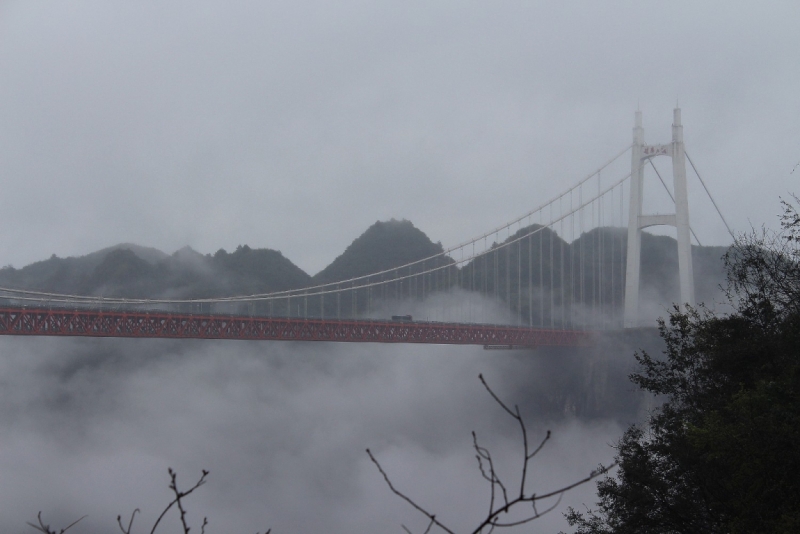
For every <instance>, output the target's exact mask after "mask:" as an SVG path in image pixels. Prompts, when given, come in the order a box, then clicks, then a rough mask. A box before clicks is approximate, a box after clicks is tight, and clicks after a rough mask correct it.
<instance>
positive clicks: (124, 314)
mask: <svg viewBox="0 0 800 534" xmlns="http://www.w3.org/2000/svg"><path fill="white" fill-rule="evenodd" d="M628 153H629V154H630V162H631V164H630V169H629V170H628V169H627V167H623V170H622V171H619V170H618V168H619V166H620V164H619V162H620V161H622V158H623V156H624V155H625V154H628ZM662 156H663V157H666V158H669V159H671V160H672V171H673V172H672V174H673V183H672V189H671V190H670V188H669V187H668V186H667V183H666V181H665V180H664V179H663V177H662V175H661V173H660V172H659V170H658V168H657V167H656V165H655V164H654V162H653V160H654V159H656V158H659V157H662ZM686 161H688V162H689V163H690V165H691V167H692V168H693V170H694V174H695V175H696V176H697V178H698V179H699V180H700V181H701V183H702V184H703V187H704V189H705V191H706V192H707V193H708V194H709V198H711V195H710V193H709V192H708V188H706V187H705V183H704V182H703V181H702V178H701V177H700V175H699V173H697V169H696V168H695V167H694V164H693V163H692V161H691V159H689V156H688V154H687V153H686V150H685V147H684V143H683V126H682V124H681V114H680V109H675V111H674V115H673V125H672V141H671V142H670V143H666V144H656V145H648V144H645V142H644V130H643V128H642V118H641V112H639V111H637V112H636V115H635V126H634V129H633V142H632V144H630V145H629V146H627V147H625V148H624V149H623V150H621V151H620V152H619V153H617V154H616V155H615V156H614V157H613V158H611V159H610V160H609V161H607V162H606V163H605V164H603V165H602V166H600V167H599V168H598V169H597V170H595V171H593V172H592V173H590V174H588V175H586V176H585V177H583V178H582V179H580V180H577V181H575V182H574V183H573V185H572V186H571V187H570V188H569V189H567V190H566V191H563V192H562V193H560V194H558V195H557V196H555V197H553V198H551V199H550V200H548V201H546V202H544V203H541V204H540V205H538V206H537V207H535V208H534V209H532V210H531V211H529V212H528V213H525V214H523V215H521V216H519V217H516V218H514V219H513V220H511V221H509V222H507V223H506V224H503V225H501V226H499V227H497V228H494V229H492V230H490V231H488V232H486V233H484V234H482V235H479V236H477V237H474V238H472V239H469V240H467V241H465V242H463V243H461V244H458V245H456V246H453V247H450V248H448V249H445V250H443V251H442V252H441V253H439V254H436V255H433V256H430V257H427V258H423V259H419V260H417V261H413V262H410V263H407V264H405V265H399V266H396V267H392V268H390V269H385V270H382V271H379V272H374V273H370V274H367V275H363V276H357V277H353V278H350V279H347V280H339V281H336V282H331V283H325V284H319V285H315V286H311V287H304V288H298V289H290V290H285V291H277V292H271V293H261V294H252V295H238V296H228V297H221V298H207V299H135V298H115V297H100V296H90V295H68V294H60V293H52V292H44V291H35V290H30V289H18V288H0V335H16V336H88V337H139V338H177V339H187V338H199V339H247V340H292V341H338V342H373V343H375V342H378V343H432V344H454V345H482V346H484V347H485V348H517V347H536V346H580V345H589V344H591V343H592V342H593V339H594V336H595V334H596V332H598V331H602V330H610V329H620V328H630V327H635V326H637V325H638V322H637V321H638V315H639V313H638V306H639V285H640V266H641V239H642V238H641V233H642V229H643V228H646V227H649V226H655V225H668V226H673V227H675V228H676V231H677V243H678V247H677V249H678V250H677V256H678V267H679V281H680V304H681V305H687V304H688V305H693V304H694V281H693V273H692V257H691V254H692V249H691V241H690V240H691V237H692V236H694V232H693V231H692V229H691V226H690V224H689V203H688V193H687V180H686ZM645 169H652V171H655V174H656V176H657V177H658V179H659V180H660V181H661V183H662V184H663V186H664V189H665V190H666V192H667V194H668V195H669V197H670V199H671V201H672V205H673V206H674V212H671V213H667V214H645V213H643V194H644V176H645V174H644V173H645ZM711 200H712V203H714V207H715V208H716V207H717V206H716V203H715V202H713V198H711ZM717 212H718V213H719V209H718V208H717ZM720 217H722V214H721V213H720ZM722 220H723V222H724V218H722ZM725 224H726V227H727V223H725ZM728 231H729V232H730V228H728ZM731 235H732V234H731ZM694 239H695V241H696V242H697V243H698V244H699V241H697V237H696V236H694ZM410 310H413V312H414V313H413V315H412V314H411V313H409V311H410Z"/></svg>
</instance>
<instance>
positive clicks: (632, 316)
mask: <svg viewBox="0 0 800 534" xmlns="http://www.w3.org/2000/svg"><path fill="white" fill-rule="evenodd" d="M685 154H686V153H685V149H684V144H683V125H682V124H681V110H680V108H675V110H674V112H673V121H672V142H671V143H670V144H668V145H645V144H644V129H643V128H642V112H641V111H636V119H635V124H634V128H633V146H632V148H631V188H630V208H629V212H628V257H627V265H626V271H625V311H624V316H623V327H625V328H635V327H637V326H639V284H640V281H641V280H640V278H641V277H640V271H641V253H642V229H643V228H647V227H648V226H656V225H668V226H674V227H676V229H677V242H678V276H679V280H680V303H679V304H680V308H681V310H683V309H685V306H686V305H687V304H688V305H689V306H694V273H693V269H692V244H691V241H690V233H691V229H690V227H689V196H688V191H687V187H686V155H685ZM656 156H669V157H671V158H672V180H673V190H674V191H675V213H674V214H667V215H643V214H642V199H643V191H644V166H645V165H646V164H647V163H648V160H649V159H650V158H653V157H656Z"/></svg>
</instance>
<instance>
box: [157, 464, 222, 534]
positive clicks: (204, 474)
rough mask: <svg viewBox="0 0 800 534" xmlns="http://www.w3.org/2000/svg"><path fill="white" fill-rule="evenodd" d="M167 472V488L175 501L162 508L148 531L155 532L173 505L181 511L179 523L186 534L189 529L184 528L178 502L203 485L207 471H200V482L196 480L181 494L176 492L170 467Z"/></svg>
mask: <svg viewBox="0 0 800 534" xmlns="http://www.w3.org/2000/svg"><path fill="white" fill-rule="evenodd" d="M167 471H168V472H169V476H170V485H169V488H170V489H171V490H172V491H173V492H174V493H175V499H173V500H172V502H171V503H169V504H168V505H167V507H166V508H164V511H163V512H161V515H160V516H158V519H156V522H155V524H154V525H153V529H152V530H151V531H150V534H153V533H154V532H155V531H156V528H158V524H159V523H160V522H161V520H162V519H163V518H164V516H165V515H166V514H167V512H168V511H169V509H170V508H172V506H173V505H175V504H177V505H178V507H179V508H180V509H181V522H182V523H183V528H184V534H188V532H189V527H188V526H186V522H185V520H184V514H185V512H184V511H183V508H182V505H181V503H180V500H181V499H183V498H184V497H186V496H187V495H189V494H190V493H192V492H193V491H194V490H196V489H197V488H199V487H200V486H202V485H203V484H205V483H206V476H208V471H206V470H205V469H203V471H202V473H203V474H202V476H201V477H200V480H198V481H197V483H196V484H195V485H194V486H192V487H191V488H189V490H187V491H183V492H181V491H178V486H177V482H176V475H175V472H174V471H173V470H172V468H171V467H170V468H168V469H167Z"/></svg>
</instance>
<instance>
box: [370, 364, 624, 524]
mask: <svg viewBox="0 0 800 534" xmlns="http://www.w3.org/2000/svg"><path fill="white" fill-rule="evenodd" d="M479 378H480V381H481V384H483V387H484V388H486V391H488V392H489V395H491V397H492V398H493V399H494V400H495V402H497V404H499V405H500V407H501V408H503V410H505V411H506V413H508V414H509V415H510V416H511V417H513V418H514V419H515V420H516V421H517V423H518V424H519V427H520V431H521V432H522V445H523V456H522V470H521V475H520V491H519V495H518V496H517V497H516V498H514V499H512V500H509V498H508V492H507V491H506V487H505V485H504V484H503V482H502V481H501V480H500V477H499V476H498V474H497V472H496V471H495V466H494V461H493V459H492V454H491V452H490V451H489V449H487V448H486V447H482V446H480V445H479V444H478V437H477V434H476V433H475V432H472V446H473V448H474V449H475V458H476V459H477V460H478V469H479V471H480V473H481V476H482V477H483V478H484V479H485V480H486V481H488V482H489V484H490V490H491V492H490V499H489V513H488V514H487V515H486V517H485V518H484V519H483V521H481V522H480V524H479V525H478V526H477V528H476V529H475V530H474V531H472V534H480V533H482V532H484V531H485V529H488V532H489V534H491V533H492V532H494V530H495V529H496V528H506V527H514V526H519V525H524V524H526V523H529V522H531V521H533V520H535V519H538V518H540V517H542V516H543V515H545V514H547V513H549V512H551V511H553V510H555V509H556V508H557V507H558V505H559V504H560V503H561V500H562V498H563V496H564V493H566V492H567V491H569V490H571V489H573V488H576V487H577V486H580V485H581V484H585V483H587V482H589V481H591V480H593V479H595V478H597V477H599V476H600V475H602V474H605V473H607V472H608V471H609V470H611V469H613V468H614V467H616V465H617V462H614V463H613V464H610V465H608V466H603V465H601V466H600V467H599V468H598V469H596V470H594V471H592V472H591V473H589V475H588V476H587V477H585V478H583V479H581V480H578V481H576V482H573V483H571V484H568V485H566V486H563V487H561V488H559V489H557V490H555V491H550V492H548V493H544V494H540V495H537V494H536V493H533V494H530V495H527V496H526V494H525V483H526V481H527V474H528V462H530V461H531V459H533V457H534V456H536V455H537V454H538V453H539V452H540V451H541V450H542V448H543V447H544V446H545V444H546V443H547V442H548V441H549V440H550V437H551V435H552V434H551V432H550V431H549V430H548V431H547V434H546V435H545V437H544V439H542V441H541V442H540V443H539V445H538V446H537V447H536V449H535V450H533V451H532V452H530V451H529V446H528V430H527V427H526V426H525V421H524V419H523V418H522V414H521V413H520V409H519V406H518V405H516V404H515V405H514V409H513V410H512V409H511V408H509V406H508V405H507V404H506V403H504V402H503V401H502V400H501V399H500V397H498V396H497V395H496V394H495V392H494V391H493V390H492V388H490V387H489V385H488V384H487V383H486V380H485V379H484V378H483V375H479ZM367 454H368V455H369V457H370V459H371V460H372V462H373V463H374V464H375V466H376V467H377V468H378V471H380V473H381V474H382V475H383V478H384V480H385V481H386V484H388V486H389V489H391V490H392V492H394V493H395V495H398V496H399V497H401V498H402V499H403V500H405V501H406V502H408V503H409V504H410V505H411V506H413V507H414V508H415V509H416V510H417V511H419V512H420V513H422V514H423V515H424V516H425V517H427V518H428V519H430V523H429V524H428V528H427V529H426V530H425V534H428V532H430V530H431V528H433V525H436V526H438V527H440V528H441V529H442V530H444V531H446V532H448V533H450V534H453V532H452V531H451V530H450V529H448V528H447V527H445V526H444V525H443V524H442V523H440V522H439V521H438V520H437V519H436V516H435V515H434V514H432V513H430V512H428V511H427V510H425V509H424V508H422V507H421V506H419V505H418V504H417V503H416V502H414V501H413V500H411V499H410V498H409V497H408V496H407V495H405V494H404V493H402V492H400V491H399V490H398V489H397V488H395V487H394V485H393V484H392V482H391V480H390V479H389V476H388V475H387V474H386V472H385V471H384V470H383V468H382V467H381V465H380V464H379V463H378V461H377V460H376V459H375V457H374V456H373V455H372V453H371V452H370V450H369V449H367ZM497 488H500V490H501V491H502V493H503V506H502V507H500V508H497V509H495V501H496V500H497V491H498V490H497ZM553 497H556V500H555V503H554V504H552V505H550V506H548V507H547V508H546V509H544V510H543V511H541V512H540V511H539V509H538V507H537V503H538V502H540V501H543V500H545V499H551V498H553ZM521 503H530V505H531V507H532V509H533V513H532V514H530V515H525V516H522V517H521V518H520V519H519V520H516V521H508V522H500V521H499V518H500V514H505V513H508V512H510V511H511V509H512V508H515V507H516V506H517V505H519V504H521ZM403 529H404V530H405V531H406V532H407V533H408V534H410V531H409V530H408V529H407V528H406V527H405V526H403Z"/></svg>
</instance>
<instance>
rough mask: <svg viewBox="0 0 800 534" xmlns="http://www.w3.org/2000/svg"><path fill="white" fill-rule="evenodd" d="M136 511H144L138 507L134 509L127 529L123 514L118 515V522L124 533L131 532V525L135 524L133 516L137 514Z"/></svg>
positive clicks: (129, 533) (128, 533)
mask: <svg viewBox="0 0 800 534" xmlns="http://www.w3.org/2000/svg"><path fill="white" fill-rule="evenodd" d="M136 512H139V513H142V511H141V510H139V509H138V508H137V509H135V510H134V511H133V513H132V514H131V520H130V521H128V528H127V529H125V528H124V527H123V526H122V516H121V515H118V516H117V524H118V525H119V529H120V530H121V531H122V534H131V526H133V518H134V517H135V516H136Z"/></svg>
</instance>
